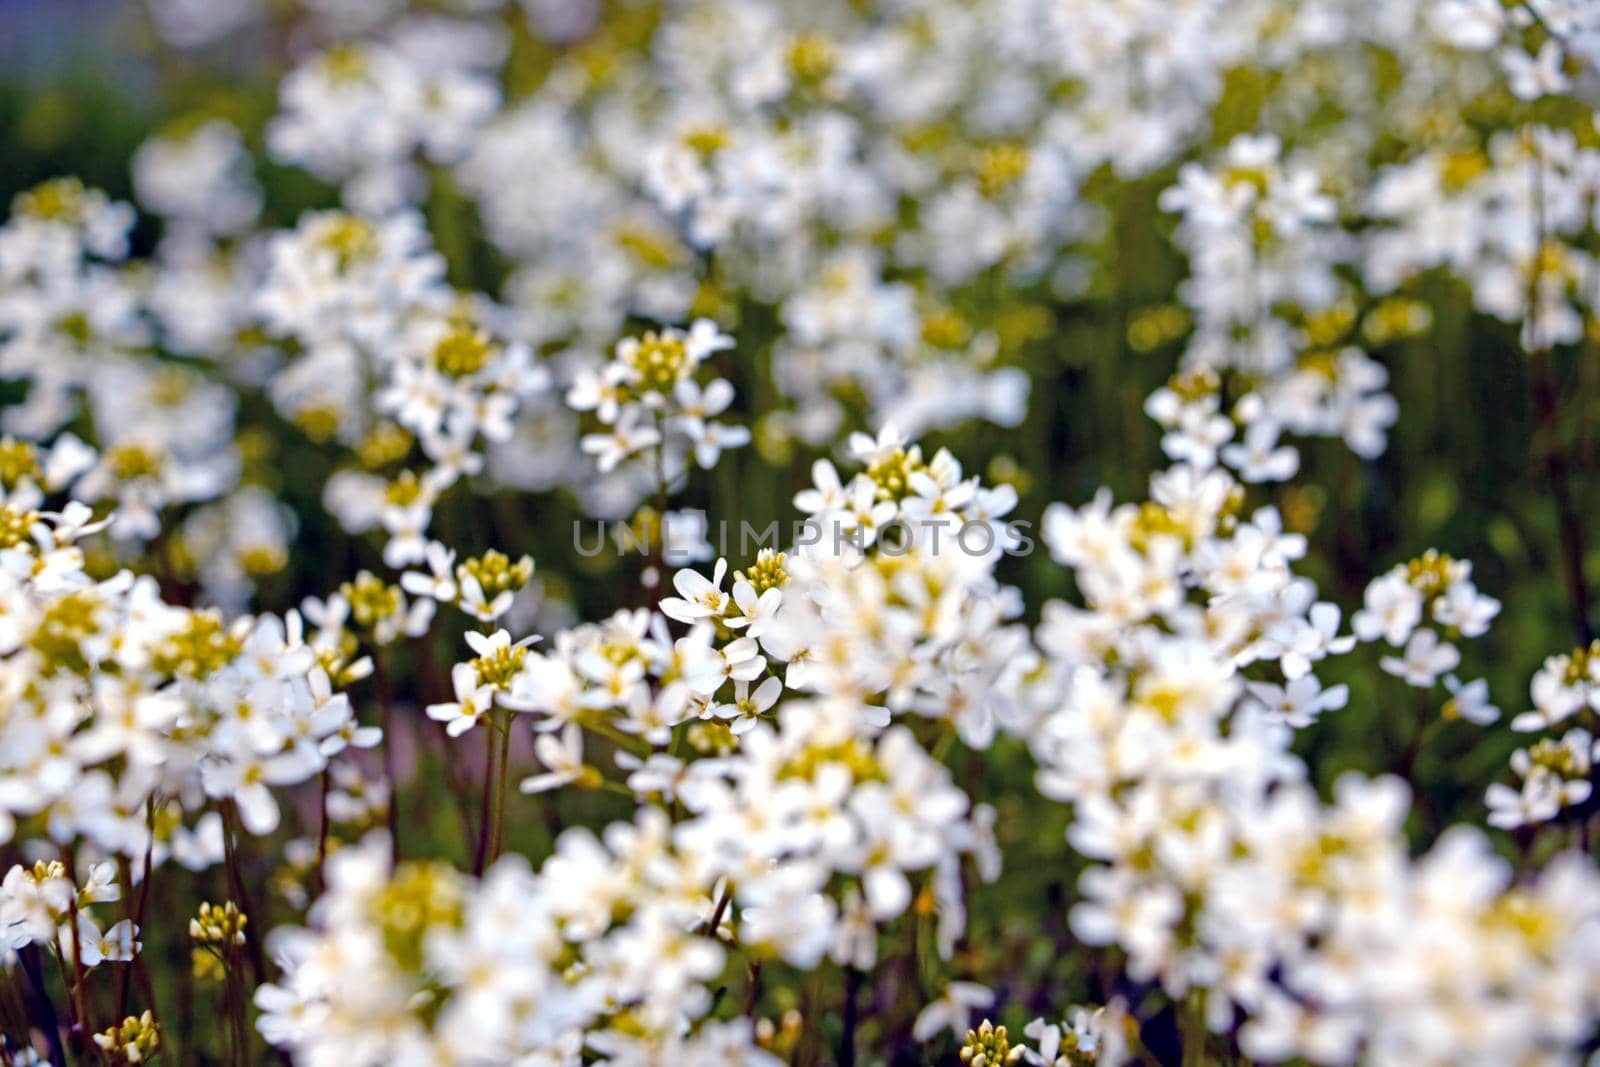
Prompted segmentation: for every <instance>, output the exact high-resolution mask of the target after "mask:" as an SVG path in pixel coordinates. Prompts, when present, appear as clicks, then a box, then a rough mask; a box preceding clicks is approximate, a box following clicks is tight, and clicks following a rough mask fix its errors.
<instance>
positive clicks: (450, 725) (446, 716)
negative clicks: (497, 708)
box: [427, 663, 495, 737]
mask: <svg viewBox="0 0 1600 1067" xmlns="http://www.w3.org/2000/svg"><path fill="white" fill-rule="evenodd" d="M450 683H451V686H452V687H453V688H454V689H455V697H456V698H455V700H454V701H451V702H449V703H444V704H430V705H428V707H427V713H428V718H430V719H433V720H434V721H435V722H442V723H444V724H445V728H444V729H445V733H447V734H449V735H450V736H451V737H460V736H461V735H462V734H464V733H466V732H467V731H468V730H470V729H472V728H473V727H474V726H476V725H478V722H479V720H481V719H482V718H483V716H485V715H487V714H488V713H489V712H490V711H491V710H492V709H493V707H494V698H495V690H494V687H493V686H490V685H481V684H479V680H478V672H477V671H476V670H475V669H474V668H473V667H472V665H471V664H470V663H458V664H456V665H455V667H454V668H453V669H452V670H451V671H450Z"/></svg>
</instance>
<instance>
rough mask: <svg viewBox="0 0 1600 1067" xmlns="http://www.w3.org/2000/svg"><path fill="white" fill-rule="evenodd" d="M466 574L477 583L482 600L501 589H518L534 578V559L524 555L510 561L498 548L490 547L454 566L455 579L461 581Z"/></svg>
mask: <svg viewBox="0 0 1600 1067" xmlns="http://www.w3.org/2000/svg"><path fill="white" fill-rule="evenodd" d="M468 578H471V579H473V580H474V581H476V582H477V583H478V588H479V589H481V590H482V591H483V598H484V599H485V600H493V599H494V598H495V597H497V596H499V595H500V594H501V593H518V592H521V591H522V589H523V587H524V586H526V585H527V584H528V583H529V582H530V581H532V580H533V560H532V559H531V558H530V557H528V556H523V557H522V558H521V559H519V560H515V561H513V560H512V559H511V557H510V556H507V555H506V554H505V553H504V552H501V551H498V550H497V549H493V548H491V549H489V551H487V552H485V553H484V554H483V555H481V556H474V557H472V558H471V559H469V560H467V561H465V562H464V563H462V564H460V565H459V566H458V567H457V568H456V580H457V581H459V582H461V583H462V584H463V585H464V584H466V580H467V579H468Z"/></svg>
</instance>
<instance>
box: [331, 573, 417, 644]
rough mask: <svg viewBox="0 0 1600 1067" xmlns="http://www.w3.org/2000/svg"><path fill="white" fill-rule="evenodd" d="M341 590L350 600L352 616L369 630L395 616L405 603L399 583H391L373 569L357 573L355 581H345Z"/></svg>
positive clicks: (358, 624)
mask: <svg viewBox="0 0 1600 1067" xmlns="http://www.w3.org/2000/svg"><path fill="white" fill-rule="evenodd" d="M339 591H340V592H341V593H343V594H344V596H345V599H346V600H348V601H350V617H351V618H352V619H354V620H355V621H356V625H357V626H360V627H362V628H363V629H367V630H370V629H373V628H375V627H376V626H377V625H378V624H379V623H381V622H384V621H385V620H387V619H390V618H393V617H394V616H395V615H396V614H397V613H398V612H399V611H400V607H401V605H402V603H404V601H403V600H402V598H401V595H400V587H399V586H398V585H390V584H389V583H387V582H385V581H384V580H383V579H382V578H379V577H378V576H377V575H375V574H373V573H372V572H371V571H362V572H361V573H360V574H357V575H356V580H355V581H353V582H345V583H344V584H343V585H341V586H340V587H339Z"/></svg>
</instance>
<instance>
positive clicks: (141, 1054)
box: [94, 1010, 161, 1063]
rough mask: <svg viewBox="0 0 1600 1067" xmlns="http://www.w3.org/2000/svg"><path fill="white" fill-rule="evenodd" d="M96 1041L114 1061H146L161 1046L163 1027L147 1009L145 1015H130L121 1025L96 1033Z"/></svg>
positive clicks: (102, 1050) (101, 1049)
mask: <svg viewBox="0 0 1600 1067" xmlns="http://www.w3.org/2000/svg"><path fill="white" fill-rule="evenodd" d="M94 1043H95V1044H96V1045H98V1046H99V1047H100V1051H101V1052H102V1053H104V1054H105V1056H106V1058H107V1059H109V1060H110V1061H111V1062H113V1063H146V1062H148V1061H149V1060H150V1058H151V1057H152V1056H154V1055H155V1054H156V1052H157V1051H158V1050H159V1049H160V1048H161V1027H160V1026H158V1025H156V1020H155V1016H154V1015H153V1014H151V1013H150V1011H149V1010H146V1011H145V1013H144V1014H143V1015H138V1016H134V1015H130V1016H128V1017H127V1018H126V1019H124V1020H122V1024H121V1025H120V1026H112V1027H109V1028H108V1029H106V1030H104V1031H103V1032H101V1033H98V1034H95V1035H94Z"/></svg>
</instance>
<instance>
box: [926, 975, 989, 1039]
mask: <svg viewBox="0 0 1600 1067" xmlns="http://www.w3.org/2000/svg"><path fill="white" fill-rule="evenodd" d="M993 1003H994V993H993V992H992V991H991V990H990V989H989V988H988V987H987V986H981V985H979V984H978V983H976V982H951V983H950V984H949V985H948V986H946V987H945V991H944V992H943V993H941V994H940V995H939V999H937V1000H935V1001H933V1002H932V1003H931V1004H929V1005H928V1006H927V1007H925V1008H923V1009H922V1011H920V1012H918V1013H917V1020H916V1022H914V1023H912V1025H911V1036H912V1037H914V1038H916V1039H917V1040H918V1041H927V1040H928V1039H929V1038H931V1037H933V1035H934V1034H937V1033H938V1032H939V1031H940V1030H949V1031H950V1033H951V1034H952V1035H954V1036H955V1037H956V1039H957V1040H960V1038H961V1035H962V1034H963V1033H965V1032H966V1030H967V1027H968V1024H969V1023H970V1022H971V1019H972V1012H973V1010H974V1009H981V1008H987V1007H989V1005H991V1004H993Z"/></svg>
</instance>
